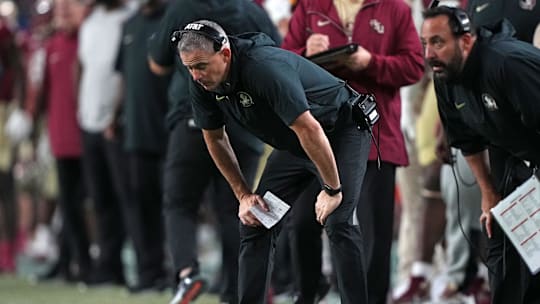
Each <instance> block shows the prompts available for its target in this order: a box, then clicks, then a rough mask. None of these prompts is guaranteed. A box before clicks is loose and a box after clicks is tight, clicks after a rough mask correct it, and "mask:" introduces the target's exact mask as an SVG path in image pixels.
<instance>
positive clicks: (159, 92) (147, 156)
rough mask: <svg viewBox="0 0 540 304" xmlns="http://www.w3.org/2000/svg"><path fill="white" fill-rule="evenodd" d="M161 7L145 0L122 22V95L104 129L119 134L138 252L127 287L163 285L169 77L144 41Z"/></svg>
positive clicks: (129, 218)
mask: <svg viewBox="0 0 540 304" xmlns="http://www.w3.org/2000/svg"><path fill="white" fill-rule="evenodd" d="M165 7H166V6H165V4H164V3H163V1H162V0H149V1H147V2H146V3H144V4H142V5H141V7H140V8H139V10H138V12H137V13H136V14H135V16H133V17H131V18H130V19H128V20H127V21H126V23H125V24H124V26H123V30H122V39H121V45H120V51H119V53H118V58H117V61H116V67H115V68H116V70H117V71H118V72H119V73H120V74H121V75H122V83H123V89H122V90H121V91H122V92H123V98H122V101H121V103H120V104H119V105H118V107H117V110H116V113H117V115H116V116H115V119H114V120H113V121H112V123H111V125H110V126H109V127H108V129H107V131H106V134H107V136H108V137H109V138H110V139H111V140H114V139H115V137H116V136H119V139H122V137H123V143H122V144H123V147H124V150H125V151H126V152H127V160H128V166H127V169H128V172H127V174H126V178H128V179H129V189H128V190H129V191H128V193H129V204H128V205H127V206H126V211H127V212H126V215H125V219H126V228H127V233H128V235H129V237H130V238H131V240H132V242H133V247H134V249H135V254H136V257H137V258H136V261H137V263H136V265H137V267H136V268H137V283H136V284H135V285H134V286H131V287H130V291H131V292H143V291H148V290H163V289H164V288H165V287H166V285H167V284H166V281H167V280H166V278H165V277H166V276H165V270H164V263H163V261H164V252H163V249H164V247H163V245H164V244H163V243H164V237H163V220H162V209H161V198H162V196H161V189H162V183H161V180H162V165H163V164H162V160H163V155H164V152H165V147H166V143H167V142H166V129H165V114H166V111H167V86H168V84H169V77H167V76H157V75H154V74H153V73H152V72H151V71H150V69H149V67H148V63H147V61H146V59H147V57H148V44H149V43H151V40H150V39H151V37H152V35H154V34H155V32H156V31H157V30H158V29H159V28H158V26H159V23H160V21H161V19H162V17H163V15H164V13H165ZM118 132H120V133H122V134H118Z"/></svg>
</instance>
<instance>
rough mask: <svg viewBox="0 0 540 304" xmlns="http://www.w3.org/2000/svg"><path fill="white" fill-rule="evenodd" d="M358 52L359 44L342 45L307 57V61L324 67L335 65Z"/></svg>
mask: <svg viewBox="0 0 540 304" xmlns="http://www.w3.org/2000/svg"><path fill="white" fill-rule="evenodd" d="M356 50H358V44H356V43H349V44H346V45H342V46H339V47H336V48H332V49H329V50H326V51H324V52H321V53H318V54H315V55H312V56H309V57H307V59H309V60H311V61H312V62H314V63H316V64H318V65H321V66H324V65H328V64H332V63H335V62H337V61H339V60H340V59H342V58H344V57H346V56H349V55H350V54H352V53H354V52H356Z"/></svg>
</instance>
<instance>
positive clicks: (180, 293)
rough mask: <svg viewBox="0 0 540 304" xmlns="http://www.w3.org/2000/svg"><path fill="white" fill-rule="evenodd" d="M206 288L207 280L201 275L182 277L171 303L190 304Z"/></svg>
mask: <svg viewBox="0 0 540 304" xmlns="http://www.w3.org/2000/svg"><path fill="white" fill-rule="evenodd" d="M205 288H206V281H205V280H204V279H202V278H199V277H191V276H187V277H185V278H183V279H180V283H178V288H177V290H176V293H175V295H174V297H173V299H172V300H171V302H169V304H189V303H191V302H192V301H194V300H195V299H197V297H198V296H199V295H201V294H202V293H203V292H204V290H205Z"/></svg>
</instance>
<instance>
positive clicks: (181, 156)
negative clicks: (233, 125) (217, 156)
mask: <svg viewBox="0 0 540 304" xmlns="http://www.w3.org/2000/svg"><path fill="white" fill-rule="evenodd" d="M236 152H237V156H238V160H239V162H240V167H241V168H242V171H243V173H244V176H245V177H246V179H247V181H248V182H252V181H253V179H254V176H255V173H256V170H257V166H258V162H259V157H260V154H259V153H255V152H253V151H252V150H249V149H244V150H241V149H239V150H236ZM209 186H210V187H212V189H211V190H212V197H214V198H215V199H213V200H212V204H213V207H214V209H215V213H216V218H217V220H218V224H219V227H218V231H219V233H220V237H221V240H222V263H223V267H222V278H223V281H222V288H221V300H222V301H228V302H231V303H234V302H236V298H237V286H238V285H237V281H238V280H237V278H238V247H239V236H238V222H239V220H238V201H237V200H236V198H235V196H234V194H233V192H232V190H231V189H230V187H229V185H228V183H227V182H226V180H225V179H224V178H223V176H222V175H221V173H220V172H219V170H218V169H217V168H216V166H215V165H214V162H213V160H212V158H211V157H210V154H209V153H208V150H207V148H206V144H205V142H204V139H203V137H202V132H201V131H200V130H197V129H193V128H191V127H189V126H188V122H187V120H181V121H179V122H178V123H177V124H176V126H175V127H174V129H173V130H172V132H171V134H170V136H169V146H168V151H167V156H166V163H165V175H164V197H163V212H164V216H165V229H166V237H167V244H168V246H169V248H170V250H171V254H172V258H173V263H174V268H175V270H176V271H177V272H180V271H181V270H182V269H184V268H187V267H192V268H193V269H194V270H195V271H198V262H197V253H196V250H197V246H196V239H195V237H196V234H197V231H196V221H197V212H198V210H199V206H200V203H201V198H202V196H203V194H204V192H205V190H206V189H207V187H209Z"/></svg>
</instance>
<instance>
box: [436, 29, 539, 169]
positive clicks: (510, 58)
mask: <svg viewBox="0 0 540 304" xmlns="http://www.w3.org/2000/svg"><path fill="white" fill-rule="evenodd" d="M495 29H496V30H497V31H493V32H492V31H488V30H486V29H481V30H480V32H479V35H478V40H477V42H476V44H475V46H474V47H473V50H472V51H471V54H470V55H469V57H468V58H467V61H466V63H465V66H464V70H463V72H462V75H463V76H462V79H460V80H459V81H457V82H455V83H445V82H442V81H440V80H435V90H436V93H437V100H438V106H439V112H440V115H441V119H442V122H443V124H444V126H445V128H446V132H447V136H448V140H449V143H450V145H452V146H455V147H457V148H459V149H461V150H462V151H463V152H464V154H465V155H468V154H473V153H476V152H480V151H482V150H483V149H485V148H486V147H487V146H490V145H491V146H495V147H499V148H501V149H503V150H505V151H508V152H509V153H511V154H513V155H514V156H516V157H518V158H520V159H524V160H529V161H532V162H534V163H536V164H540V102H539V101H538V96H540V50H539V49H537V48H535V47H534V46H532V45H531V44H529V43H526V42H522V41H518V40H516V39H515V38H513V37H511V36H510V35H511V32H512V28H511V25H510V24H509V23H503V24H499V26H498V27H495Z"/></svg>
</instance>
